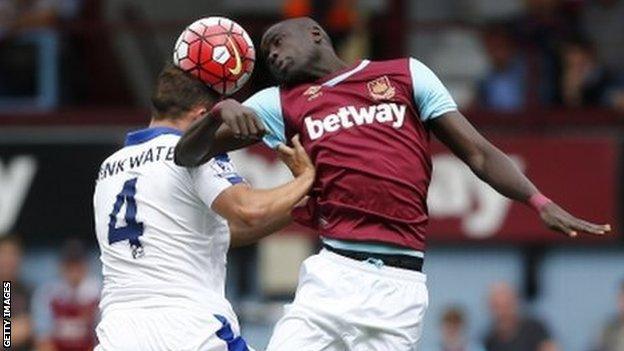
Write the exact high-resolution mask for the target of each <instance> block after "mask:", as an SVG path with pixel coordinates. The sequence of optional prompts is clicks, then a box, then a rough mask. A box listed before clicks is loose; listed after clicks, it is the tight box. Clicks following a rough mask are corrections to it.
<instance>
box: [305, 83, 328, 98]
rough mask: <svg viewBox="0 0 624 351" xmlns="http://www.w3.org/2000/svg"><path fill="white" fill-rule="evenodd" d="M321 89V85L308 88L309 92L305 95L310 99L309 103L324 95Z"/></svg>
mask: <svg viewBox="0 0 624 351" xmlns="http://www.w3.org/2000/svg"><path fill="white" fill-rule="evenodd" d="M321 88H322V86H321V85H312V86H310V87H309V88H308V90H306V91H304V92H303V95H304V96H307V97H308V101H312V100H314V99H316V98H317V97H319V96H321V95H323V92H322V91H321Z"/></svg>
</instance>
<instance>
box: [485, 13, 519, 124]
mask: <svg viewBox="0 0 624 351" xmlns="http://www.w3.org/2000/svg"><path fill="white" fill-rule="evenodd" d="M483 44H484V46H485V51H486V53H487V56H488V59H489V64H490V69H489V72H488V73H487V75H486V76H485V78H484V79H483V80H482V81H481V82H480V83H479V91H478V101H479V104H480V105H481V106H482V107H484V108H487V109H492V110H497V111H505V112H510V111H516V110H521V109H523V108H524V107H525V104H526V99H527V85H528V82H527V72H528V68H527V64H526V60H525V58H524V57H523V56H522V55H521V54H520V52H519V50H518V47H517V43H516V41H515V40H514V38H513V36H512V35H511V33H510V31H509V28H508V26H507V25H505V24H502V23H497V24H492V25H489V26H488V27H487V28H486V29H485V31H484V32H483Z"/></svg>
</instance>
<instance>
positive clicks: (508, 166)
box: [468, 145, 538, 202]
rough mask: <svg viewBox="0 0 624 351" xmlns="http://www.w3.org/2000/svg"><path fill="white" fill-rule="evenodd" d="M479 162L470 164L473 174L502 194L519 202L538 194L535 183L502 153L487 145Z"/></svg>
mask: <svg viewBox="0 0 624 351" xmlns="http://www.w3.org/2000/svg"><path fill="white" fill-rule="evenodd" d="M484 148H485V149H484V150H483V151H482V153H481V154H480V155H478V156H475V158H477V160H473V161H472V162H468V164H469V166H470V168H471V169H472V170H473V172H474V173H475V174H476V175H477V176H478V177H479V178H481V179H482V180H483V181H485V182H486V183H488V184H489V185H490V186H491V187H492V188H494V190H496V191H498V192H499V193H500V194H502V195H504V196H506V197H508V198H510V199H513V200H517V201H522V202H526V201H527V200H528V199H529V198H530V197H531V196H532V195H534V194H536V193H537V192H538V190H537V188H536V187H535V185H533V183H532V182H531V181H530V180H529V179H528V178H527V177H526V176H525V175H524V174H523V173H522V171H521V170H520V169H519V168H518V166H517V165H516V164H515V163H514V162H513V161H512V160H511V159H510V158H509V157H508V156H507V155H505V154H504V153H503V152H502V151H500V150H499V149H497V148H496V147H494V146H492V145H487V146H485V147H484Z"/></svg>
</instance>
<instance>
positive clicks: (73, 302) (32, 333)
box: [0, 236, 100, 351]
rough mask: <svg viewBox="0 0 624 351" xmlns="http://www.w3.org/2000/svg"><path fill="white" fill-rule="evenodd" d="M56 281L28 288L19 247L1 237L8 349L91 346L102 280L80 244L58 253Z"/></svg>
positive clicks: (83, 349)
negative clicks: (8, 304)
mask: <svg viewBox="0 0 624 351" xmlns="http://www.w3.org/2000/svg"><path fill="white" fill-rule="evenodd" d="M58 262H59V267H58V271H59V277H57V278H56V279H54V280H51V281H46V282H42V283H41V284H40V285H38V286H29V285H28V284H27V283H25V282H24V280H23V279H22V275H21V274H22V246H21V244H20V241H19V239H18V238H17V237H16V236H3V237H1V238H0V278H2V281H10V282H11V313H12V316H11V323H12V325H11V341H12V345H11V350H17V351H31V350H36V351H87V350H89V351H90V350H92V349H93V347H94V346H95V340H96V339H95V326H96V324H97V321H98V319H99V317H98V313H99V310H98V302H99V299H100V282H99V279H98V278H97V276H94V275H92V274H91V273H90V270H89V260H88V255H87V249H86V248H85V246H84V244H83V243H82V242H80V241H78V240H70V241H68V242H66V243H65V244H64V246H63V248H62V250H61V251H60V257H59V260H58Z"/></svg>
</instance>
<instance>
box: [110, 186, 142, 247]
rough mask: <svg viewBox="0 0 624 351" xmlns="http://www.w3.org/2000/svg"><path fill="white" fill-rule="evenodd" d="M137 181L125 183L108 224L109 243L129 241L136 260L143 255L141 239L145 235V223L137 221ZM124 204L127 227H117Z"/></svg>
mask: <svg viewBox="0 0 624 351" xmlns="http://www.w3.org/2000/svg"><path fill="white" fill-rule="evenodd" d="M137 179H138V178H132V179H129V180H127V181H126V182H125V183H124V185H123V189H121V192H120V193H119V194H117V200H116V201H115V204H114V205H113V211H112V212H111V214H110V215H109V217H110V221H109V222H108V243H109V244H113V243H116V242H118V241H124V240H128V241H129V242H130V247H131V248H132V256H133V257H134V258H137V257H139V256H142V255H143V247H142V246H141V242H140V241H139V237H140V236H141V235H143V223H141V222H137V220H136V214H137V204H136V200H135V199H134V196H135V194H136V183H137ZM124 204H125V205H126V206H125V207H126V213H125V215H124V217H125V222H126V225H125V226H123V227H117V216H118V214H119V211H120V210H121V208H122V207H123V205H124Z"/></svg>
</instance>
